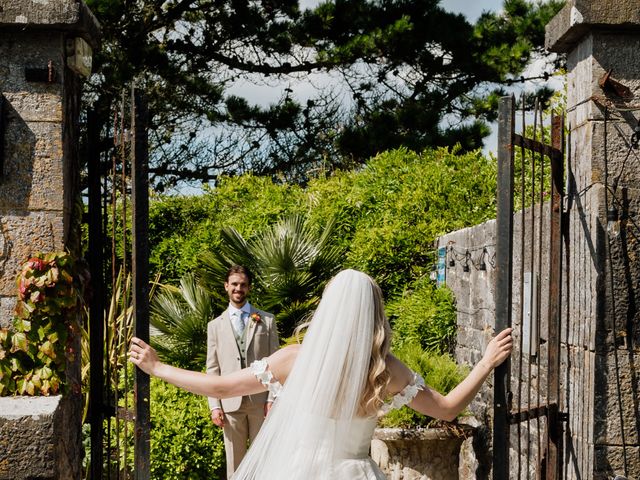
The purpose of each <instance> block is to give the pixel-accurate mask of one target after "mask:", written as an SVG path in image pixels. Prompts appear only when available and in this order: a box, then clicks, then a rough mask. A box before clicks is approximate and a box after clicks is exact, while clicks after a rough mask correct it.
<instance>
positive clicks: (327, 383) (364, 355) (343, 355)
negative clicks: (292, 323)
mask: <svg viewBox="0 0 640 480" xmlns="http://www.w3.org/2000/svg"><path fill="white" fill-rule="evenodd" d="M381 320H384V321H381ZM388 335H389V332H388V322H387V321H386V318H385V317H384V307H383V305H382V293H381V291H380V289H379V287H377V285H375V282H373V280H372V279H371V278H370V277H369V276H367V275H365V274H364V273H362V272H357V271H355V270H345V271H342V272H340V273H339V274H338V275H336V276H335V277H334V278H333V280H331V282H329V284H328V285H327V287H326V288H325V291H324V293H323V295H322V300H321V301H320V303H319V304H318V308H317V309H316V311H315V313H314V315H313V319H312V321H311V323H310V325H309V328H308V330H307V332H306V334H305V337H304V340H303V342H302V345H301V347H300V349H299V351H298V353H297V355H296V360H295V362H294V364H293V367H292V368H291V371H290V372H289V374H288V376H287V381H286V383H285V384H284V385H283V386H281V387H280V386H279V384H278V382H277V381H276V380H277V379H274V378H273V375H272V373H271V371H270V370H269V368H268V365H267V362H266V361H264V360H263V361H259V362H256V363H255V366H252V367H251V368H252V370H253V373H254V374H255V375H256V376H257V377H258V379H259V380H260V381H261V382H263V384H264V385H265V386H266V387H267V388H268V389H270V390H273V389H278V390H280V389H281V391H279V392H278V393H279V394H278V397H277V398H276V400H275V402H274V404H273V408H272V409H271V411H270V412H269V415H268V416H267V418H266V420H265V422H264V423H263V425H262V428H261V429H260V432H259V433H258V436H257V437H256V439H255V440H254V441H253V443H252V445H251V448H249V451H248V452H247V455H246V456H245V457H244V459H243V461H242V462H241V464H240V466H239V467H238V469H237V470H236V472H235V474H234V476H233V480H385V476H384V474H383V473H382V472H381V471H380V469H379V468H378V466H377V465H376V464H375V463H374V462H373V461H372V460H371V458H370V457H369V448H370V445H371V438H372V435H373V431H374V429H375V427H376V418H375V417H373V418H362V417H359V416H358V412H359V410H360V399H361V396H362V392H363V391H364V390H365V387H366V385H367V375H368V374H369V365H370V363H371V361H372V351H373V348H374V347H373V345H374V341H375V342H376V343H378V344H380V342H381V341H383V340H385V338H386V339H388ZM423 383H424V382H422V381H421V379H419V377H417V376H415V377H414V379H413V381H412V382H411V383H410V384H409V385H407V387H406V388H405V389H404V390H403V391H402V392H400V394H398V395H395V396H394V398H393V399H392V401H391V402H390V403H389V404H385V405H384V406H383V408H382V411H383V412H384V411H385V410H390V409H392V408H398V407H400V406H401V405H403V404H406V403H408V402H409V401H411V399H412V398H413V397H414V396H415V395H416V394H417V392H418V390H419V389H420V388H423V387H421V385H422V384H423Z"/></svg>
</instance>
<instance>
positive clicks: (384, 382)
mask: <svg viewBox="0 0 640 480" xmlns="http://www.w3.org/2000/svg"><path fill="white" fill-rule="evenodd" d="M370 281H371V288H372V289H373V301H374V305H373V341H372V344H371V360H370V361H369V371H368V373H367V379H366V383H365V386H364V390H363V392H362V397H361V399H360V411H361V414H362V415H368V416H372V415H375V414H377V412H378V410H379V409H380V407H381V406H382V404H383V403H384V400H385V395H386V392H387V386H388V385H389V380H390V375H389V371H388V370H387V355H388V354H389V344H390V341H391V327H390V326H389V320H388V319H387V316H386V315H385V313H384V302H383V300H382V290H380V287H379V286H378V284H377V283H376V282H375V281H374V280H373V279H371V278H370Z"/></svg>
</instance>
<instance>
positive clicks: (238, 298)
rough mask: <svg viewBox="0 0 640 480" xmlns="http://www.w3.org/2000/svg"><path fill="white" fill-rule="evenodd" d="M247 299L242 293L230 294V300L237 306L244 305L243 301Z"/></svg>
mask: <svg viewBox="0 0 640 480" xmlns="http://www.w3.org/2000/svg"><path fill="white" fill-rule="evenodd" d="M246 299H247V294H246V293H243V292H237V293H236V292H234V293H232V294H231V300H233V301H234V303H237V304H241V303H244V302H245V300H246Z"/></svg>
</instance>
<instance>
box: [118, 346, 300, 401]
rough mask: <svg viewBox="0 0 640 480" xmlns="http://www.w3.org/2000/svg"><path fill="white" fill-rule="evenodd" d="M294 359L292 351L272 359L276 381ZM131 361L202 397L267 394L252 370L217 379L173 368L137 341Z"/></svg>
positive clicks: (151, 349) (155, 375)
mask: <svg viewBox="0 0 640 480" xmlns="http://www.w3.org/2000/svg"><path fill="white" fill-rule="evenodd" d="M291 356H292V352H291V351H286V349H282V350H278V351H277V352H275V353H274V354H272V355H271V356H270V357H268V359H267V363H268V364H269V368H270V369H271V370H272V372H274V374H276V378H279V376H278V374H279V375H280V376H281V377H284V378H286V375H287V374H288V371H289V369H290V366H291V363H292V361H293V360H292V358H291ZM129 360H130V361H131V362H132V363H133V364H135V365H136V366H137V367H138V368H140V369H141V370H142V371H144V372H145V373H148V374H149V375H152V376H154V377H158V378H160V379H161V380H164V381H165V382H168V383H171V384H173V385H175V386H177V387H180V388H182V389H184V390H188V391H190V392H192V393H196V394H198V395H205V396H207V397H216V398H229V397H240V396H244V395H252V394H254V393H259V392H264V391H266V387H265V386H264V385H263V384H262V383H260V381H258V379H257V378H256V377H255V375H254V374H253V373H252V372H251V370H250V369H249V368H245V369H242V370H239V371H237V372H233V373H231V374H229V375H223V376H217V375H207V374H206V373H201V372H193V371H191V370H184V369H182V368H177V367H172V366H171V365H167V364H165V363H162V362H161V361H160V360H159V359H158V355H157V353H156V351H155V350H154V349H153V347H151V346H150V345H148V344H147V343H145V342H144V341H142V340H141V339H139V338H137V337H134V338H133V339H132V340H131V348H130V350H129Z"/></svg>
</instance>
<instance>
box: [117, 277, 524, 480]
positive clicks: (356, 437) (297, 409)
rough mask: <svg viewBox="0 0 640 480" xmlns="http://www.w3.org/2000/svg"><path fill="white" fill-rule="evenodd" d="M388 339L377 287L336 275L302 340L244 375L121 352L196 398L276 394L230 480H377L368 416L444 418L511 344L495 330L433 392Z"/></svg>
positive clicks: (139, 347)
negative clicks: (462, 372)
mask: <svg viewBox="0 0 640 480" xmlns="http://www.w3.org/2000/svg"><path fill="white" fill-rule="evenodd" d="M389 340H390V328H389V322H388V320H387V318H386V317H385V314H384V304H383V301H382V293H381V291H380V288H379V287H378V285H377V284H376V283H375V282H374V281H373V280H372V279H371V278H370V277H369V276H368V275H366V274H364V273H362V272H358V271H355V270H344V271H342V272H340V273H339V274H338V275H336V276H335V277H334V278H333V279H332V280H331V281H330V282H329V284H328V285H327V287H326V288H325V291H324V293H323V296H322V299H321V301H320V304H319V305H318V308H317V310H316V311H315V314H314V315H313V319H312V320H311V322H310V324H309V328H308V331H307V333H306V335H305V338H304V341H303V342H302V344H301V345H291V346H287V347H284V348H282V349H280V350H278V351H277V352H275V353H274V354H272V355H271V356H270V357H268V358H266V359H263V360H260V361H256V362H254V363H253V364H252V365H251V366H250V367H249V368H246V369H244V370H241V371H239V372H235V373H232V374H229V375H226V376H222V377H218V376H212V375H207V374H204V373H199V372H192V371H188V370H182V369H179V368H175V367H172V366H169V365H166V364H163V363H161V362H160V361H159V360H158V357H157V355H156V352H155V351H154V350H153V348H151V347H150V346H149V345H147V344H146V343H145V342H143V341H142V340H140V339H138V338H134V339H133V340H132V343H131V349H130V352H129V356H130V360H131V362H133V363H134V364H135V365H137V366H138V367H139V368H141V369H142V370H143V371H145V372H146V373H148V374H150V375H153V376H156V377H158V378H160V379H162V380H164V381H166V382H169V383H172V384H174V385H176V386H178V387H181V388H184V389H186V390H189V391H191V392H193V393H196V394H200V395H205V396H208V397H217V398H226V397H235V396H242V395H251V394H254V393H258V392H262V391H265V390H267V389H268V390H272V391H273V392H274V393H276V394H277V398H276V401H275V402H274V406H273V408H272V409H271V412H270V413H269V415H268V417H267V419H266V421H265V423H264V424H263V426H262V429H261V430H260V433H259V434H258V436H257V438H256V439H255V441H254V442H253V444H252V446H251V448H250V449H249V452H248V453H247V455H246V456H245V458H244V460H243V461H242V463H241V465H240V466H239V468H238V470H237V471H236V473H235V475H234V476H233V479H234V480H249V479H251V480H254V479H255V480H284V479H287V480H295V479H301V480H320V479H323V480H324V479H326V480H384V479H385V476H384V475H383V473H382V472H381V471H380V469H379V468H378V467H377V465H376V464H375V463H374V462H373V461H372V460H371V459H370V458H369V454H368V453H369V445H370V443H371V437H372V434H373V430H374V429H375V427H376V420H377V417H378V416H379V415H381V414H384V413H385V412H387V411H389V410H390V409H392V408H399V407H400V406H402V405H408V406H409V407H411V408H413V409H415V410H417V411H418V412H420V413H423V414H425V415H428V416H430V417H434V418H438V419H443V420H453V419H454V418H456V416H457V415H458V414H459V413H460V412H461V411H462V410H463V409H464V408H465V407H466V406H467V405H468V404H469V403H470V402H471V400H472V399H473V397H474V396H475V395H476V393H477V392H478V390H479V389H480V386H481V385H482V383H483V382H484V380H485V379H486V378H487V376H488V375H489V373H491V371H492V370H493V369H494V368H495V367H496V366H498V365H499V364H501V363H502V362H503V361H504V360H505V359H506V358H507V357H508V356H509V354H510V353H511V348H512V339H511V329H506V330H503V331H502V332H500V333H499V334H498V335H497V336H496V337H494V338H493V339H492V340H491V342H489V345H488V346H487V349H486V351H485V354H484V356H483V358H482V360H481V361H480V362H479V363H478V364H477V365H476V366H475V368H474V369H473V370H472V371H471V372H470V373H469V375H468V376H467V377H466V378H465V379H464V380H463V381H462V382H461V383H460V384H459V385H458V386H457V387H456V388H455V389H453V390H452V391H451V392H450V393H449V394H447V395H441V394H439V393H438V392H436V391H434V390H432V389H430V388H429V387H428V386H426V385H425V384H424V381H423V380H422V378H421V377H420V376H419V375H417V374H416V373H414V372H412V371H411V370H410V369H409V368H408V367H406V366H405V365H404V364H403V363H402V362H401V361H400V360H398V359H397V358H396V357H394V356H393V355H392V354H391V353H389Z"/></svg>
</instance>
